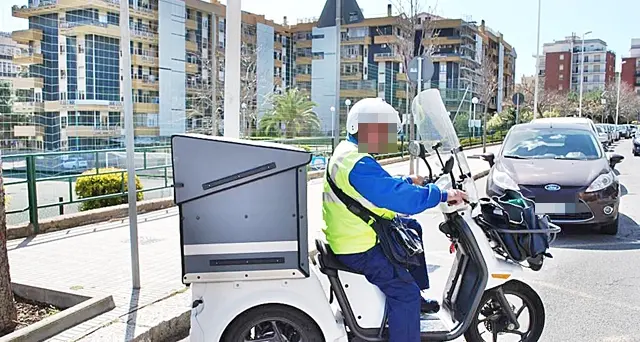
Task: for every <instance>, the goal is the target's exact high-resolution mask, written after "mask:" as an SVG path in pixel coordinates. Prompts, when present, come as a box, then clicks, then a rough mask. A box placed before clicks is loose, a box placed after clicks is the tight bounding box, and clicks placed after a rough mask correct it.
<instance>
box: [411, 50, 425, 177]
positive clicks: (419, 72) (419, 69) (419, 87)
mask: <svg viewBox="0 0 640 342" xmlns="http://www.w3.org/2000/svg"><path fill="white" fill-rule="evenodd" d="M422 61H423V58H422V57H418V93H417V95H420V93H421V92H422V81H423V80H422ZM413 121H414V122H415V120H413ZM414 122H412V123H411V124H412V125H413V123H414ZM417 133H418V132H415V130H414V137H413V138H414V139H415V140H418V137H417V135H418V134H417ZM415 161H416V174H419V173H420V158H415Z"/></svg>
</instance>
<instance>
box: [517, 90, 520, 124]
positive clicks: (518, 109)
mask: <svg viewBox="0 0 640 342" xmlns="http://www.w3.org/2000/svg"><path fill="white" fill-rule="evenodd" d="M519 116H520V96H516V125H517V124H518V119H519Z"/></svg>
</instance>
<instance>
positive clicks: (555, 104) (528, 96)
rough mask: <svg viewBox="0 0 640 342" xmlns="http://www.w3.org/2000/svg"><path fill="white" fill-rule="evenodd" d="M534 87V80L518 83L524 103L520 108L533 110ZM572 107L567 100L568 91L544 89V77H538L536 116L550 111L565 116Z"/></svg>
mask: <svg viewBox="0 0 640 342" xmlns="http://www.w3.org/2000/svg"><path fill="white" fill-rule="evenodd" d="M535 89H536V88H535V83H534V82H523V83H521V84H520V88H519V90H520V92H522V94H523V95H524V103H523V104H522V105H521V106H520V109H521V110H528V111H533V101H534V97H535ZM573 107H574V106H573V104H572V103H571V102H570V101H569V93H568V91H564V92H562V91H553V90H545V88H544V78H543V77H541V78H540V81H539V85H538V117H542V116H543V115H544V113H546V112H551V111H558V112H560V113H561V114H562V115H564V116H567V115H570V114H572V113H574V112H575V111H574V108H573Z"/></svg>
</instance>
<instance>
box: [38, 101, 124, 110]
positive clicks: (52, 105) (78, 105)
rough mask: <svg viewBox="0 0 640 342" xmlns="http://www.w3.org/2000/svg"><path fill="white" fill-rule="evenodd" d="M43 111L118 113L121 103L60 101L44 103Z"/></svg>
mask: <svg viewBox="0 0 640 342" xmlns="http://www.w3.org/2000/svg"><path fill="white" fill-rule="evenodd" d="M44 109H45V111H47V112H66V111H70V110H71V111H98V112H99V111H105V112H119V111H121V110H122V102H120V101H106V100H60V101H46V102H45V103H44Z"/></svg>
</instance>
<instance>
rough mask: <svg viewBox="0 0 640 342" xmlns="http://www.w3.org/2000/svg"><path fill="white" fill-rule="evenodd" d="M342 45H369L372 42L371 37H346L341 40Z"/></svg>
mask: <svg viewBox="0 0 640 342" xmlns="http://www.w3.org/2000/svg"><path fill="white" fill-rule="evenodd" d="M340 44H341V45H369V44H371V37H369V36H363V37H344V38H343V39H342V41H341V42H340Z"/></svg>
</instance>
